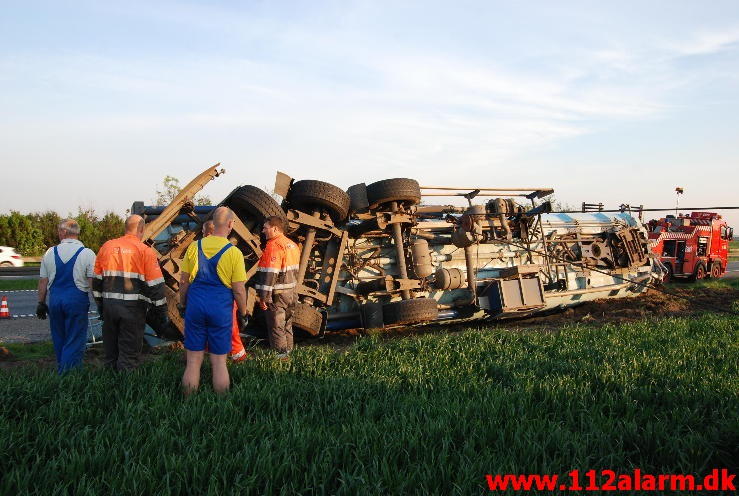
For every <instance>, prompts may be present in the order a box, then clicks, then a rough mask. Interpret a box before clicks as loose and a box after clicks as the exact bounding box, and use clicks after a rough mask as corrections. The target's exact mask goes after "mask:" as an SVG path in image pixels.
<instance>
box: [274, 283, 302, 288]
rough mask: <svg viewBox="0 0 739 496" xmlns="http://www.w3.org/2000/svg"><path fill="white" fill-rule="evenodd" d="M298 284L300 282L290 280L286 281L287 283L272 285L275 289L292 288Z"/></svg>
mask: <svg viewBox="0 0 739 496" xmlns="http://www.w3.org/2000/svg"><path fill="white" fill-rule="evenodd" d="M297 285H298V284H297V283H295V282H289V283H286V284H275V285H274V286H272V287H273V288H274V289H290V288H294V287H295V286H297Z"/></svg>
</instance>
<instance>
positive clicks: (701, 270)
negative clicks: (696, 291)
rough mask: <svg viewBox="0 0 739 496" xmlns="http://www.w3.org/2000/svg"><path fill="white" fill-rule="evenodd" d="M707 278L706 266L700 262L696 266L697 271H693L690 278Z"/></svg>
mask: <svg viewBox="0 0 739 496" xmlns="http://www.w3.org/2000/svg"><path fill="white" fill-rule="evenodd" d="M705 278H706V266H705V265H703V263H702V262H701V263H699V264H698V265H696V266H695V271H694V272H693V277H691V278H690V280H691V281H700V280H702V279H705Z"/></svg>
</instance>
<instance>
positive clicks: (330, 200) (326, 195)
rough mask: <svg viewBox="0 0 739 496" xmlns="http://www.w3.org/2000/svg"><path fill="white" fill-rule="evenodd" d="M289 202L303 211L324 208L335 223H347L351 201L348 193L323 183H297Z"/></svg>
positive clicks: (289, 194) (292, 189) (309, 181)
mask: <svg viewBox="0 0 739 496" xmlns="http://www.w3.org/2000/svg"><path fill="white" fill-rule="evenodd" d="M287 201H288V202H289V204H290V205H292V206H294V207H295V208H298V209H301V210H312V209H313V208H315V207H319V208H324V209H326V211H327V212H328V214H329V215H330V216H331V219H333V221H334V222H335V223H340V222H343V221H345V220H346V217H347V215H349V203H350V200H349V195H347V194H346V191H344V190H343V189H341V188H338V187H336V186H334V185H333V184H329V183H324V182H323V181H314V180H303V181H296V182H295V183H294V184H293V185H292V187H291V188H290V192H289V193H288V195H287ZM308 213H311V212H308Z"/></svg>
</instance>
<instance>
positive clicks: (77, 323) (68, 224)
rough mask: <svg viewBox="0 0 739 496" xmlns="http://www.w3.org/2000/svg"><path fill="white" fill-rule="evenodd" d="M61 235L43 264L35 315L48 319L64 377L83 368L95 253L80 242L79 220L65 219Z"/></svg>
mask: <svg viewBox="0 0 739 496" xmlns="http://www.w3.org/2000/svg"><path fill="white" fill-rule="evenodd" d="M58 234H59V239H60V241H61V242H60V243H59V244H58V245H57V246H54V247H52V248H49V249H48V250H47V251H46V253H45V254H44V257H43V259H42V261H41V271H40V277H41V278H40V280H39V285H38V306H37V307H36V316H37V317H38V318H40V319H45V318H46V316H47V314H48V316H49V325H50V327H51V340H52V342H53V344H54V352H55V353H56V362H57V371H58V373H59V374H62V373H64V372H66V371H68V370H70V369H73V368H75V367H79V366H80V365H82V358H83V354H84V351H85V343H86V342H87V313H88V311H89V309H90V297H89V294H88V293H89V291H90V286H91V284H92V283H91V281H92V276H93V267H94V266H95V253H93V251H92V250H90V249H89V248H85V245H83V244H82V242H81V241H80V240H79V239H78V238H79V234H80V226H79V224H78V223H77V222H76V221H74V220H72V219H65V220H63V221H62V222H61V223H60V224H59V228H58ZM47 292H48V296H49V303H48V305H47V304H46V296H47Z"/></svg>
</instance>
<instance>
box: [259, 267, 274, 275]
mask: <svg viewBox="0 0 739 496" xmlns="http://www.w3.org/2000/svg"><path fill="white" fill-rule="evenodd" d="M257 270H258V271H259V272H274V273H275V274H279V273H280V269H273V268H272V267H257Z"/></svg>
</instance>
